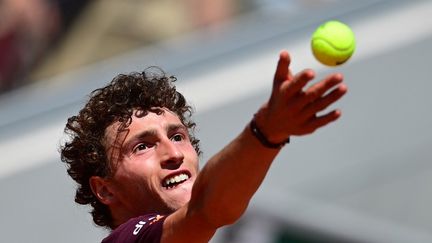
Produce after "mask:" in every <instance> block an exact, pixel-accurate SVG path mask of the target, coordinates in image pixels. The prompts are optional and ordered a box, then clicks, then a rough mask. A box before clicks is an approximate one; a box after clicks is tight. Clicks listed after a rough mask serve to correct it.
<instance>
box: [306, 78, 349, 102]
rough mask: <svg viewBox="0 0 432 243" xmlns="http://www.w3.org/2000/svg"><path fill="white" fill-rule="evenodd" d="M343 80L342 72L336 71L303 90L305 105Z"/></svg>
mask: <svg viewBox="0 0 432 243" xmlns="http://www.w3.org/2000/svg"><path fill="white" fill-rule="evenodd" d="M342 81H343V76H342V74H339V73H336V74H332V75H330V76H328V77H327V78H325V79H324V80H322V81H320V82H318V83H316V84H314V85H312V86H311V87H309V88H308V89H307V90H306V91H305V99H304V100H303V101H304V102H305V105H306V104H307V103H310V102H313V101H315V100H316V99H318V98H319V97H321V96H322V95H324V94H325V93H326V92H327V91H329V90H330V89H332V88H333V87H334V86H335V85H338V84H340V83H341V82H342Z"/></svg>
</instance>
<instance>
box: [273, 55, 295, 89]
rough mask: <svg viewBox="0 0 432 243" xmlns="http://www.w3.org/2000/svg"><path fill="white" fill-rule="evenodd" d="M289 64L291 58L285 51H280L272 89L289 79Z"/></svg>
mask: <svg viewBox="0 0 432 243" xmlns="http://www.w3.org/2000/svg"><path fill="white" fill-rule="evenodd" d="M290 62H291V58H290V56H289V54H288V52H287V51H281V53H280V54H279V61H278V64H277V67H276V72H275V77H274V82H273V87H274V88H275V87H278V86H279V85H280V84H281V83H282V82H283V81H285V80H287V79H288V78H289V75H290V72H289V68H288V67H289V64H290Z"/></svg>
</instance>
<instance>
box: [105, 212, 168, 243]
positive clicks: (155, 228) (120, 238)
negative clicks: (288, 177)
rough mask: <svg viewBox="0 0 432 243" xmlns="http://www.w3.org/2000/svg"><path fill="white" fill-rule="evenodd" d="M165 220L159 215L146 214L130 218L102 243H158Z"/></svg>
mask: <svg viewBox="0 0 432 243" xmlns="http://www.w3.org/2000/svg"><path fill="white" fill-rule="evenodd" d="M165 218H166V217H165V216H162V215H159V214H146V215H143V216H139V217H136V218H132V219H130V220H128V221H127V222H125V223H123V224H122V225H120V226H119V227H117V228H116V229H115V230H114V231H112V232H111V234H110V235H109V236H108V237H106V238H105V239H104V240H103V241H102V243H114V242H124V243H132V242H154V243H159V242H160V239H161V236H162V228H163V222H164V220H165Z"/></svg>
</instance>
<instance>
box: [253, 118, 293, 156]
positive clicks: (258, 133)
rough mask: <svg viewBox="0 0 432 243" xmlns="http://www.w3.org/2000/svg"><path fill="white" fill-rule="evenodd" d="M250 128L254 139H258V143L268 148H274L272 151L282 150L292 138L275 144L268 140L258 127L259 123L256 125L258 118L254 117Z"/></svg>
mask: <svg viewBox="0 0 432 243" xmlns="http://www.w3.org/2000/svg"><path fill="white" fill-rule="evenodd" d="M249 128H250V130H251V132H252V134H253V135H254V137H255V138H256V139H258V141H259V142H260V143H261V144H262V145H263V146H264V147H267V148H272V149H280V148H282V147H283V146H285V144H287V143H289V142H290V137H288V138H286V139H285V140H283V141H282V142H273V141H270V140H269V139H268V137H267V136H266V135H265V134H264V133H263V132H262V130H261V129H260V128H259V127H258V125H257V123H256V116H254V117H253V118H252V120H251V122H250V123H249Z"/></svg>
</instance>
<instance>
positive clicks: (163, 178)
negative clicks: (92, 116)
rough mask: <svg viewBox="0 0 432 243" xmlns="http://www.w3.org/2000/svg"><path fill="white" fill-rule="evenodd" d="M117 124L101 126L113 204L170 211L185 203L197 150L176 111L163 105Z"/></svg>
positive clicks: (137, 210)
mask: <svg viewBox="0 0 432 243" xmlns="http://www.w3.org/2000/svg"><path fill="white" fill-rule="evenodd" d="M119 125H120V124H119V123H114V124H113V125H111V126H109V127H108V128H107V129H106V131H105V135H106V145H107V148H108V149H107V153H108V158H109V159H110V161H111V163H114V166H115V168H116V170H115V174H114V176H113V178H112V179H110V180H109V183H110V188H111V190H112V192H113V195H114V198H115V203H116V204H117V205H116V206H117V207H120V208H122V210H126V211H127V213H129V214H132V215H136V216H137V215H141V214H144V213H148V212H159V213H170V212H172V211H174V210H176V209H178V208H180V207H181V206H183V205H185V204H186V203H188V202H189V200H190V196H191V190H192V185H193V183H194V181H195V179H196V176H197V173H198V155H197V153H196V151H195V149H194V147H193V146H192V144H191V142H190V140H189V135H188V130H187V128H186V127H185V126H184V125H183V124H182V123H181V121H180V119H179V118H178V117H177V115H176V114H174V113H173V112H171V111H169V110H167V109H163V112H162V113H160V114H157V113H154V112H149V113H148V114H147V115H145V116H143V117H137V116H135V115H134V116H133V117H132V123H131V124H130V125H129V126H128V127H127V128H126V130H125V131H122V132H120V133H118V130H117V129H118V127H119ZM119 148H120V149H119Z"/></svg>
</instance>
